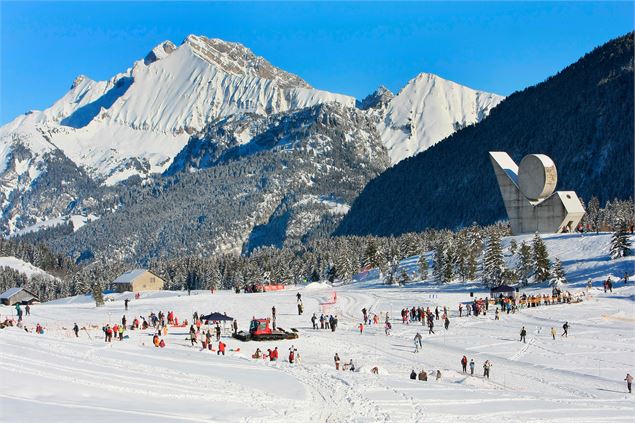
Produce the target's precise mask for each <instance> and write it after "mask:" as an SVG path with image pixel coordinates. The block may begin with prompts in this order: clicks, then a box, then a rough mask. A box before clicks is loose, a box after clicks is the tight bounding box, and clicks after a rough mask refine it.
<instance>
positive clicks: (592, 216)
mask: <svg viewBox="0 0 635 423" xmlns="http://www.w3.org/2000/svg"><path fill="white" fill-rule="evenodd" d="M586 218H587V220H588V221H589V223H590V224H591V230H593V231H595V232H596V233H597V232H599V231H600V225H601V223H602V212H601V210H600V201H599V200H598V198H597V197H596V196H593V197H591V200H589V205H588V206H587V210H586Z"/></svg>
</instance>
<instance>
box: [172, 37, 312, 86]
mask: <svg viewBox="0 0 635 423" xmlns="http://www.w3.org/2000/svg"><path fill="white" fill-rule="evenodd" d="M183 45H185V46H188V47H189V48H190V49H191V50H192V52H193V53H194V54H195V55H196V56H198V57H200V58H201V59H203V60H205V61H207V62H208V63H210V64H212V65H214V66H217V67H219V68H220V69H222V70H223V71H225V72H227V73H230V74H232V75H239V76H250V77H257V78H261V79H266V80H270V81H275V82H276V83H277V85H279V86H280V87H281V88H311V86H310V85H309V84H307V83H306V81H304V80H303V79H302V78H300V77H298V76H297V75H293V74H291V73H288V72H285V71H283V70H282V69H279V68H277V67H275V66H273V65H272V64H271V63H269V62H268V61H267V60H266V59H265V58H263V57H261V56H256V55H255V54H254V53H253V52H252V51H251V50H250V49H248V48H247V47H245V46H243V45H242V44H240V43H235V42H229V41H224V40H221V39H218V38H207V37H204V36H198V35H188V36H187V38H186V39H185V41H183Z"/></svg>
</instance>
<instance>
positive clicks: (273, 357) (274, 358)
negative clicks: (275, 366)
mask: <svg viewBox="0 0 635 423" xmlns="http://www.w3.org/2000/svg"><path fill="white" fill-rule="evenodd" d="M271 361H278V347H275V348H274V349H273V351H271Z"/></svg>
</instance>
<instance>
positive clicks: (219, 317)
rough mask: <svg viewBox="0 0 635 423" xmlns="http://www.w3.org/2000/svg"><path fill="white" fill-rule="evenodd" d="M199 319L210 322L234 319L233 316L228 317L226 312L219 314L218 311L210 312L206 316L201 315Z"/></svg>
mask: <svg viewBox="0 0 635 423" xmlns="http://www.w3.org/2000/svg"><path fill="white" fill-rule="evenodd" d="M200 319H201V320H202V321H208V322H209V321H211V322H228V321H232V320H234V318H233V317H229V316H228V315H226V314H221V313H218V312H214V313H210V314H208V315H207V316H201V317H200Z"/></svg>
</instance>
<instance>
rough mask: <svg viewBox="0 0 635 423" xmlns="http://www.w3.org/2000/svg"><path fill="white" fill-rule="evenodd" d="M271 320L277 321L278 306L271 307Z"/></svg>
mask: <svg viewBox="0 0 635 423" xmlns="http://www.w3.org/2000/svg"><path fill="white" fill-rule="evenodd" d="M271 320H273V321H274V322H275V321H276V306H273V307H271Z"/></svg>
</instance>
